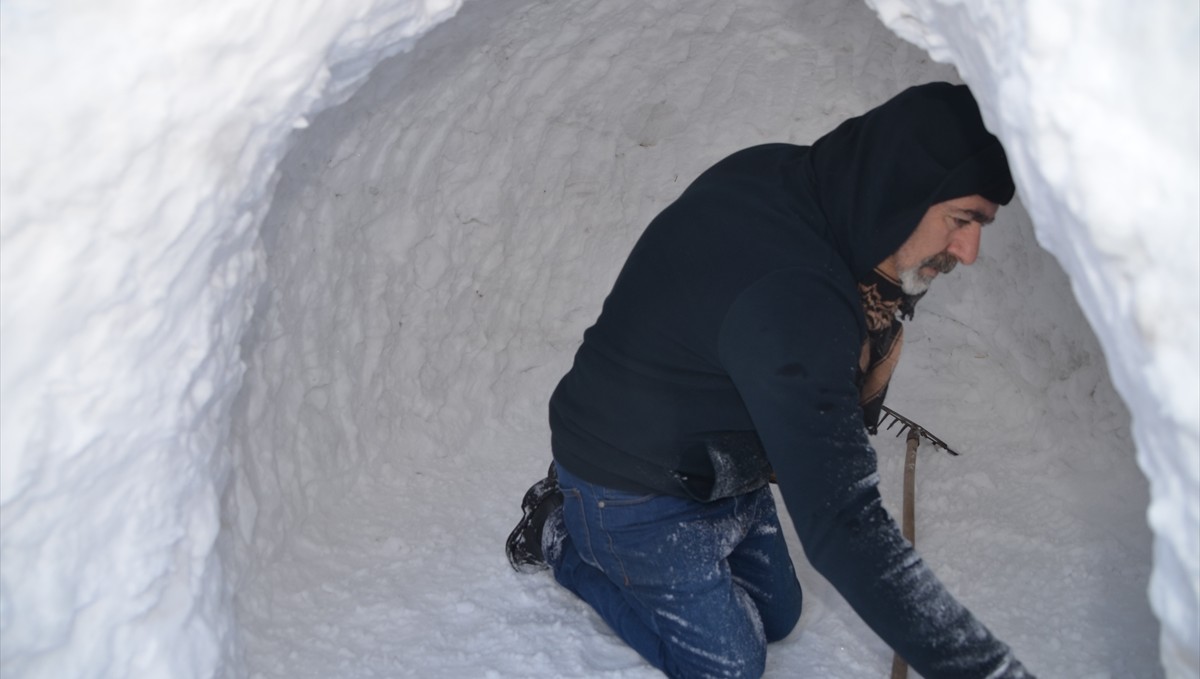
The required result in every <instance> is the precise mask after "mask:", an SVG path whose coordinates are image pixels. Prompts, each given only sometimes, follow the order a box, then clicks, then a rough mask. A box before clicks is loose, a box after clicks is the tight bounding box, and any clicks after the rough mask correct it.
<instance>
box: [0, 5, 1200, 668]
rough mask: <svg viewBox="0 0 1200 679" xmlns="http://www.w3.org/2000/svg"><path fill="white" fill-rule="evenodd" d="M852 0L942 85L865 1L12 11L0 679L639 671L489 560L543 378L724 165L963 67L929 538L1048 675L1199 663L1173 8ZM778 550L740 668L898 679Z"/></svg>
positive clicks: (1000, 627) (921, 376)
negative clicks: (961, 197)
mask: <svg viewBox="0 0 1200 679" xmlns="http://www.w3.org/2000/svg"><path fill="white" fill-rule="evenodd" d="M874 4H875V6H876V7H877V8H878V10H879V12H880V16H882V18H883V19H884V21H885V22H886V23H888V24H889V25H891V26H892V27H893V28H895V29H896V30H897V31H898V32H899V33H900V34H901V35H902V36H904V37H906V38H908V39H910V40H912V41H914V42H915V43H917V44H918V45H920V46H922V47H925V48H927V49H928V50H929V52H930V53H931V54H932V55H933V57H934V58H935V59H937V60H941V61H949V62H951V63H953V64H955V65H957V67H958V70H957V72H956V70H955V69H954V68H953V67H951V66H947V65H940V64H937V63H933V62H932V61H931V60H930V58H929V56H928V55H927V54H926V53H925V52H923V51H922V50H921V49H918V48H917V47H914V46H912V45H910V44H908V43H906V42H904V41H902V40H901V39H899V38H897V37H896V36H895V35H893V34H892V33H890V32H889V31H888V29H887V28H885V27H884V25H883V24H882V23H880V22H879V19H878V18H877V17H876V15H875V14H874V13H873V12H872V10H871V9H869V8H868V7H866V6H865V5H862V4H860V3H858V2H852V1H850V0H813V1H812V2H806V3H789V2H785V1H784V0H769V1H767V2H763V1H762V0H756V1H751V0H737V1H731V0H689V1H687V2H684V1H683V0H661V1H655V2H646V1H645V0H640V1H635V0H607V1H606V2H603V3H596V2H586V1H584V0H562V1H560V2H555V3H538V2H531V1H530V0H488V1H487V2H473V3H468V4H467V5H466V6H465V7H462V8H461V11H460V8H459V5H458V3H457V2H454V1H452V0H443V1H437V0H428V1H426V2H419V1H417V0H393V1H391V2H386V1H383V0H374V1H373V2H360V3H309V4H303V3H268V2H262V1H260V2H255V3H248V2H238V3H232V2H226V3H220V4H219V5H211V6H210V5H204V4H201V5H196V4H194V3H193V4H189V5H184V4H182V3H175V2H159V3H152V5H146V4H145V3H134V2H133V1H132V0H108V1H107V2H100V3H91V4H89V5H88V6H87V7H82V6H79V7H74V6H72V7H70V8H67V7H55V6H47V5H44V4H42V3H32V2H22V1H19V0H17V1H13V2H7V3H5V4H4V5H3V6H2V7H0V57H2V59H0V78H2V80H3V88H4V92H3V96H2V97H0V135H2V143H0V153H2V156H0V160H2V162H0V194H2V200H0V275H2V276H3V278H2V282H0V294H2V304H0V322H2V331H3V341H2V342H0V369H2V375H0V388H2V390H3V391H2V394H0V416H2V426H0V447H2V454H0V550H2V551H0V563H2V566H3V567H2V568H0V667H2V669H3V674H4V676H5V677H9V676H12V677H56V678H57V677H101V676H104V677H134V676H136V677H156V676H163V677H166V676H170V677H184V678H187V677H210V676H214V675H221V676H231V677H235V676H250V677H263V678H266V677H348V678H358V677H393V676H414V677H527V676H564V677H571V676H575V677H604V676H609V677H618V676H619V677H649V676H655V673H654V672H653V671H651V670H649V669H647V668H645V667H644V666H643V664H642V663H641V662H640V661H639V660H638V658H637V657H636V655H635V654H633V652H632V651H630V650H628V649H627V648H625V647H624V646H623V645H622V644H621V643H620V642H619V640H617V639H616V638H615V637H613V636H612V635H611V634H610V633H609V632H607V631H606V630H605V629H604V626H603V624H602V623H600V622H599V620H598V619H597V618H596V617H595V616H594V615H593V614H591V613H590V611H589V610H588V609H587V607H586V606H585V605H583V604H582V603H580V602H578V601H575V600H573V599H572V597H571V596H570V595H568V594H566V593H565V592H564V591H563V590H561V589H560V588H558V587H557V586H555V585H554V584H553V583H552V581H551V580H550V578H549V577H548V576H538V575H534V576H520V575H517V574H515V573H512V572H511V571H510V570H509V569H508V567H507V563H506V561H505V560H504V557H503V554H502V549H503V539H504V537H505V536H506V534H507V532H508V530H509V529H510V528H511V526H512V524H513V523H514V522H515V521H516V519H517V516H518V514H519V510H518V503H519V501H520V497H521V494H522V493H523V492H524V490H525V488H526V487H527V486H528V485H529V484H530V483H532V482H533V481H534V480H535V479H536V478H538V477H539V476H540V475H541V474H542V473H543V472H544V470H545V466H546V464H547V463H548V461H549V458H548V443H549V442H548V432H547V427H546V422H545V420H546V413H545V404H546V400H547V398H548V396H549V393H550V390H551V389H552V388H553V385H554V384H555V382H556V381H557V379H558V378H559V377H560V376H561V375H562V374H563V372H565V370H566V369H567V367H568V366H569V364H570V360H571V357H572V354H573V351H574V349H575V347H576V346H577V343H578V341H579V339H580V337H581V335H582V331H583V329H584V328H586V327H587V326H588V325H589V324H590V323H591V322H592V321H593V320H594V318H595V315H596V313H597V312H598V309H599V304H600V302H601V301H602V299H603V297H604V295H605V294H606V292H607V290H608V287H609V285H610V284H611V281H612V279H613V277H614V276H615V274H616V270H617V268H618V267H619V266H620V264H621V262H622V260H623V257H624V255H625V254H626V253H627V252H628V249H629V247H630V246H631V245H632V242H633V240H634V239H635V238H636V237H637V235H638V234H639V233H640V231H641V229H642V228H643V227H644V225H645V223H646V222H647V221H648V219H649V218H650V217H652V216H653V215H654V214H655V213H656V211H657V210H659V209H661V207H663V206H664V205H665V204H666V203H667V202H669V201H670V200H672V199H673V198H674V197H675V196H676V195H677V194H678V192H679V191H680V190H681V189H682V188H683V186H685V185H686V183H687V182H688V181H690V179H692V178H693V177H694V176H695V175H696V174H697V173H698V172H699V171H701V170H702V169H704V168H705V167H706V166H707V165H708V164H710V163H711V162H713V161H715V160H717V159H718V158H720V157H722V156H723V155H725V154H727V153H729V152H731V151H733V150H736V149H738V148H742V147H744V146H748V145H751V144H755V143H759V142H763V141H791V142H795V143H805V142H808V141H811V140H813V139H815V138H816V137H817V136H818V135H820V134H821V133H823V132H825V131H827V130H828V129H830V128H832V127H833V126H834V125H835V124H836V123H837V122H839V121H840V120H842V119H844V118H845V117H847V116H850V115H855V114H857V113H860V112H862V111H864V110H866V109H867V108H870V107H871V106H873V105H875V104H877V103H880V102H882V101H883V100H885V99H886V98H887V97H889V96H891V95H892V94H894V93H895V92H897V91H899V90H900V89H902V88H903V87H905V86H907V85H909V84H915V83H919V82H925V81H929V80H937V79H950V80H955V79H957V78H959V77H960V75H959V74H961V77H962V78H963V79H964V80H965V81H966V82H968V83H969V84H971V85H972V88H973V89H974V91H975V92H976V96H977V97H978V98H979V99H980V101H981V103H982V104H983V106H984V109H985V119H986V120H987V121H988V122H989V124H990V125H991V126H992V127H993V129H994V130H995V131H996V132H997V133H998V134H999V135H1000V136H1001V138H1002V139H1003V140H1004V142H1005V144H1006V147H1007V148H1008V150H1009V153H1010V157H1011V158H1012V159H1013V163H1014V170H1015V173H1016V175H1017V181H1018V186H1019V194H1020V203H1019V204H1014V205H1012V206H1009V207H1007V208H1003V209H1002V210H1001V213H1000V218H999V219H998V220H997V223H996V224H995V225H994V226H989V227H988V229H987V230H986V232H985V237H984V243H983V252H982V255H981V258H980V261H979V262H978V263H977V264H976V265H975V266H973V267H970V268H967V269H960V270H959V271H956V272H955V273H954V274H953V275H952V276H950V277H948V278H947V279H945V280H940V281H938V283H937V284H936V285H935V287H934V291H933V292H932V293H931V294H930V296H929V297H928V298H926V299H925V300H924V301H923V302H922V304H921V308H920V309H919V311H918V316H917V319H916V320H915V321H914V322H912V323H910V324H909V325H908V333H907V336H908V341H907V343H906V347H905V353H906V356H905V359H904V360H903V361H902V362H901V368H900V370H899V371H898V373H897V376H896V381H895V382H894V387H893V391H892V396H891V398H890V401H889V402H890V404H891V405H893V406H894V407H896V408H897V409H899V410H900V411H901V412H903V413H904V414H906V415H908V416H910V417H912V418H914V419H916V420H918V421H920V422H921V423H923V424H925V425H926V426H928V427H929V428H931V429H932V430H933V431H934V432H935V433H937V434H938V435H940V436H942V437H943V438H945V439H947V440H948V441H949V442H950V443H951V445H953V446H954V447H955V448H956V449H958V450H960V451H962V452H963V453H964V455H963V456H962V457H959V458H951V457H949V456H947V455H945V454H944V453H941V452H937V451H934V450H933V449H932V447H929V446H923V448H922V453H921V461H920V462H919V464H918V471H917V488H918V505H917V542H918V547H919V549H920V550H921V552H922V554H923V555H924V556H925V558H926V559H927V561H929V563H930V564H931V565H932V566H933V568H934V570H935V571H936V572H937V573H938V574H939V576H941V577H942V579H943V580H944V581H945V582H947V584H948V585H949V586H950V587H951V589H952V591H954V592H955V593H956V594H958V595H959V596H960V598H961V599H962V600H963V601H964V602H965V603H966V604H967V605H968V606H970V607H971V608H972V609H973V610H974V611H975V612H976V613H977V614H978V615H979V616H980V617H981V618H982V619H983V620H984V621H985V623H987V624H988V625H989V626H990V627H991V628H992V629H993V630H994V631H995V632H996V633H997V634H999V635H1000V636H1001V637H1002V638H1004V639H1006V640H1007V641H1009V642H1010V643H1011V644H1012V645H1013V646H1014V648H1015V649H1016V650H1017V652H1018V655H1019V656H1020V657H1021V658H1022V659H1023V660H1024V661H1025V662H1026V663H1027V664H1028V665H1029V666H1030V668H1031V669H1032V670H1034V671H1035V672H1038V673H1039V674H1040V675H1041V676H1047V677H1051V676H1072V677H1074V676H1080V677H1084V676H1087V677H1114V678H1116V677H1154V676H1160V675H1161V674H1162V673H1163V666H1164V665H1165V667H1166V671H1167V674H1168V675H1169V676H1173V677H1175V676H1179V677H1185V676H1196V675H1197V669H1196V664H1197V654H1198V653H1200V649H1198V644H1200V641H1198V640H1197V634H1198V631H1197V625H1198V624H1200V623H1198V620H1197V607H1198V597H1200V595H1198V594H1197V590H1196V587H1197V583H1198V582H1200V545H1198V544H1197V537H1196V536H1197V534H1198V531H1197V529H1198V527H1200V518H1198V516H1200V506H1198V503H1200V443H1198V441H1200V404H1198V400H1197V399H1198V398H1200V385H1198V381H1200V367H1198V361H1200V359H1198V358H1197V357H1198V356H1200V347H1197V344H1198V342H1200V312H1198V311H1197V308H1198V307H1200V303H1198V302H1200V283H1198V280H1200V277H1198V272H1200V265H1198V263H1197V253H1198V252H1200V246H1198V245H1197V235H1196V232H1197V226H1200V213H1198V209H1200V200H1198V192H1200V189H1198V188H1197V187H1198V186H1200V181H1198V180H1200V129H1198V123H1197V121H1198V120H1200V111H1198V107H1200V95H1198V93H1197V87H1198V84H1197V83H1198V82H1200V79H1198V78H1197V72H1198V70H1200V66H1198V65H1197V64H1198V63H1200V60H1198V59H1197V38H1196V26H1197V22H1198V14H1200V9H1197V7H1196V6H1195V4H1194V3H1188V2H1184V1H1181V0H1172V1H1171V2H1161V3H1151V4H1149V5H1146V6H1145V7H1142V6H1140V5H1139V6H1138V7H1137V8H1132V7H1131V8H1128V9H1125V8H1119V7H1118V8H1114V7H1113V6H1111V5H1108V6H1104V8H1103V10H1101V9H1100V8H1101V7H1102V6H1101V5H1094V4H1092V3H1089V2H1087V1H1086V0H1054V1H1046V0H1042V1H1040V2H1037V3H1033V2H1021V1H1020V0H1007V1H1001V0H992V1H990V2H982V3H957V2H949V1H945V2H943V1H940V0H875V2H874ZM1135 10H1136V11H1135ZM456 11H457V12H458V14H457V16H455V17H454V18H453V20H451V21H449V22H447V23H445V24H444V25H441V26H439V27H437V28H433V29H432V30H431V28H432V27H433V26H434V25H435V24H438V23H439V22H441V21H444V20H445V19H447V18H449V17H450V16H451V15H452V14H453V13H455V12H456ZM422 35H423V36H424V37H422V38H421V39H420V40H419V41H415V40H416V38H417V37H419V36H422ZM414 44H415V47H414ZM410 48H412V51H411V52H408V53H404V54H400V53H401V52H404V51H406V50H408V49H410ZM397 54H399V56H394V57H392V58H391V59H388V57H390V56H392V55H397ZM381 62H382V63H381ZM377 64H378V67H376V65H377ZM372 69H374V70H372ZM368 74H369V75H370V77H369V78H368ZM343 102H344V103H343ZM338 104H341V105H338ZM322 111H324V112H322ZM289 148H291V152H290V153H288V149H289ZM285 154H286V156H285ZM1025 206H1028V209H1029V214H1030V215H1032V220H1031V219H1030V216H1029V215H1027V214H1026V212H1025ZM1034 224H1036V225H1037V227H1036V229H1035V228H1034ZM1035 231H1036V240H1037V241H1039V242H1041V243H1042V244H1044V245H1045V247H1046V248H1047V249H1048V250H1050V251H1051V252H1053V253H1054V256H1057V257H1058V259H1059V261H1061V262H1062V265H1063V267H1064V268H1065V269H1066V272H1067V273H1066V274H1064V272H1063V270H1062V269H1060V268H1059V265H1058V264H1057V263H1056V261H1055V259H1054V258H1053V257H1052V256H1051V255H1050V254H1047V252H1045V251H1043V250H1041V249H1040V248H1039V247H1037V243H1036V242H1035V235H1034V234H1035ZM1072 291H1074V296H1073V295H1072ZM1075 296H1078V299H1079V300H1080V304H1081V305H1082V307H1083V311H1082V312H1081V311H1080V308H1079V306H1077V305H1076V301H1075ZM1085 316H1086V318H1087V320H1085ZM1088 320H1090V321H1091V324H1092V326H1093V327H1095V328H1096V329H1097V332H1098V335H1099V340H1097V338H1096V337H1095V336H1093V334H1092V331H1091V330H1090V329H1089V325H1088ZM1109 369H1111V370H1112V378H1111V381H1110V377H1109ZM1114 383H1115V385H1116V389H1114V386H1113V384H1114ZM1118 390H1119V391H1120V393H1121V395H1122V396H1123V397H1124V403H1123V402H1122V399H1121V398H1120V397H1118V395H1117V391H1118ZM1125 404H1129V406H1128V407H1129V409H1130V410H1131V411H1132V414H1133V418H1132V427H1131V421H1130V417H1129V414H1128V413H1127V411H1126V405H1125ZM1135 441H1136V443H1137V445H1136V462H1135V445H1134V442H1135ZM877 445H878V447H879V451H880V458H881V476H882V479H883V486H882V487H883V491H884V493H885V496H886V498H887V500H888V502H889V505H890V506H892V507H893V508H898V507H899V502H898V499H899V498H898V496H899V491H900V477H901V473H902V470H901V466H902V462H901V459H902V451H903V441H902V439H900V440H898V439H894V438H891V437H890V436H881V437H878V439H877ZM1138 465H1140V471H1139V466H1138ZM1143 473H1144V476H1143ZM1147 477H1148V478H1149V480H1150V484H1149V486H1147V482H1146V479H1147ZM1147 506H1149V507H1150V512H1149V517H1150V526H1152V527H1153V530H1154V533H1152V532H1151V528H1150V527H1148V526H1147V522H1146V514H1145V512H1146V507H1147ZM785 527H787V534H788V536H789V538H790V539H792V540H793V543H792V546H793V554H794V556H795V558H796V560H797V565H798V567H799V569H800V572H801V579H802V584H803V586H804V588H805V596H806V599H805V606H806V609H805V614H804V617H803V618H802V620H801V623H800V627H799V628H798V630H797V632H796V633H794V634H793V635H792V636H790V637H789V638H788V639H786V640H785V641H783V642H781V643H779V644H777V645H774V646H772V648H771V651H770V655H769V657H768V676H796V675H801V676H822V677H825V676H827V677H861V676H884V675H885V674H886V672H887V667H888V664H889V663H890V652H889V651H888V650H887V648H886V647H885V646H884V645H883V644H882V643H881V642H880V641H879V640H878V639H876V638H875V637H874V636H873V634H872V633H871V632H870V631H869V630H867V629H866V628H865V626H863V625H862V623H861V622H860V621H858V620H857V618H856V617H855V616H854V615H853V613H852V612H851V611H849V609H848V608H847V607H846V606H845V604H844V603H843V602H842V601H841V600H840V598H839V597H838V596H837V595H836V593H835V592H833V591H832V590H831V589H830V588H829V586H828V585H827V584H826V583H824V581H823V580H822V579H821V578H820V577H819V576H817V575H815V574H814V573H813V572H812V571H811V569H809V568H808V567H807V564H806V563H805V562H804V560H803V554H802V552H801V551H800V549H799V546H798V545H796V544H795V542H794V536H793V534H792V532H791V530H790V526H785ZM1152 542H1153V545H1154V546H1153V562H1152V561H1151V553H1152V547H1151V545H1152ZM1152 563H1153V568H1154V579H1153V589H1152V592H1151V598H1150V600H1148V599H1147V597H1146V587H1147V581H1148V578H1149V577H1150V574H1151V567H1152ZM1151 601H1152V602H1153V604H1154V611H1155V612H1156V613H1157V614H1158V616H1159V618H1160V619H1161V620H1162V621H1164V623H1165V625H1164V626H1163V629H1162V640H1161V645H1160V644H1159V638H1158V637H1159V632H1160V630H1159V621H1158V619H1156V618H1155V617H1154V614H1153V613H1152V612H1151V607H1150V603H1151ZM1160 652H1161V658H1160ZM1160 660H1161V664H1160Z"/></svg>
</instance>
